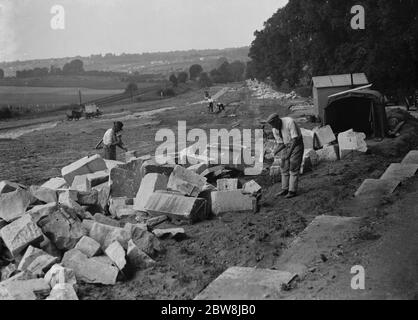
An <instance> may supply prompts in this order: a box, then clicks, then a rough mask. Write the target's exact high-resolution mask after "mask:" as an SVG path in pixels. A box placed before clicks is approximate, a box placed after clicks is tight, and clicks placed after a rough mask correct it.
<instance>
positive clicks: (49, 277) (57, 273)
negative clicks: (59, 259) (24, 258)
mask: <svg viewBox="0 0 418 320" xmlns="http://www.w3.org/2000/svg"><path fill="white" fill-rule="evenodd" d="M44 280H45V281H46V282H47V283H48V284H49V285H50V286H51V288H53V287H55V285H57V284H63V283H67V284H70V285H72V286H76V285H77V279H76V277H75V273H74V271H73V270H72V269H68V268H64V267H63V266H61V265H59V264H54V265H53V266H52V267H51V269H49V271H48V272H47V273H46V274H45V276H44Z"/></svg>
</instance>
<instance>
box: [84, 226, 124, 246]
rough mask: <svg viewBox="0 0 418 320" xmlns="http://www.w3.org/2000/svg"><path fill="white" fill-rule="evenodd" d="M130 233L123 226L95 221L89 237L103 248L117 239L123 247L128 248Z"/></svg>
mask: <svg viewBox="0 0 418 320" xmlns="http://www.w3.org/2000/svg"><path fill="white" fill-rule="evenodd" d="M131 236H132V235H131V233H130V232H129V231H128V230H126V229H123V228H117V227H112V226H108V225H104V224H101V223H97V222H95V223H94V224H93V226H92V227H91V230H90V233H89V237H90V238H92V239H94V240H96V241H97V242H98V243H100V246H101V248H102V249H103V250H105V249H106V248H107V247H108V246H109V245H110V244H112V243H113V242H115V241H119V243H120V244H121V245H122V247H123V248H125V249H126V248H128V241H129V240H130V239H131Z"/></svg>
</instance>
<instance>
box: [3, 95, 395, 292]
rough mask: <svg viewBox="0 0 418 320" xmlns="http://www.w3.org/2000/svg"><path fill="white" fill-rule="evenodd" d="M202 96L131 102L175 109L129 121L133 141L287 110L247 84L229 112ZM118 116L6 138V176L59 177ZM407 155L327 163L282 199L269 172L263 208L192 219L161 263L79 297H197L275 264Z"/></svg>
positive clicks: (146, 148) (147, 147)
mask: <svg viewBox="0 0 418 320" xmlns="http://www.w3.org/2000/svg"><path fill="white" fill-rule="evenodd" d="M218 89H219V88H218ZM214 90H216V89H214ZM202 95H203V92H198V93H196V92H194V93H188V94H186V95H183V96H181V97H179V98H175V99H171V100H165V101H163V102H153V103H144V104H137V105H134V106H131V107H129V108H126V107H125V111H126V110H128V111H129V112H139V111H142V110H149V109H152V108H156V107H158V108H162V107H175V109H173V110H167V111H164V112H163V113H161V114H158V115H155V116H153V117H150V118H149V117H147V118H138V119H134V120H127V121H125V132H124V140H125V141H126V142H127V145H128V147H129V148H130V149H135V150H143V152H144V154H147V153H152V152H153V151H154V149H155V147H156V143H155V141H154V137H155V132H156V131H157V130H158V129H159V128H163V127H165V128H167V127H168V128H173V129H174V128H176V126H177V121H178V120H186V121H187V125H188V127H189V128H190V127H198V128H202V129H209V128H223V127H224V128H227V129H231V128H232V125H233V124H236V123H237V122H240V128H254V126H256V121H255V120H256V119H261V118H265V117H266V116H268V114H270V113H271V112H272V111H275V112H277V111H279V112H280V113H281V114H286V113H287V108H285V107H284V106H279V105H277V104H276V105H273V104H271V105H270V106H265V107H263V106H261V105H260V102H259V103H258V106H256V105H254V101H250V99H249V98H248V94H247V93H246V91H245V90H242V91H238V92H236V93H233V94H232V96H230V97H225V99H231V101H232V100H234V99H241V100H242V101H244V103H243V104H242V105H240V106H234V107H229V108H227V114H226V116H225V115H208V114H206V106H205V105H192V106H187V105H186V103H188V102H190V103H192V102H197V101H200V100H201V97H202ZM261 103H262V102H261ZM234 115H235V116H234ZM112 121H114V118H113V117H109V119H108V120H104V119H99V120H89V121H87V120H82V121H79V122H62V123H60V124H58V126H57V127H55V128H52V129H47V130H44V131H37V132H32V133H31V134H28V135H24V136H21V137H20V138H18V139H17V140H0V154H1V158H0V178H1V179H0V180H5V179H9V180H12V181H16V182H20V183H24V184H27V185H31V184H40V183H42V182H44V181H45V180H47V179H48V178H51V177H55V176H58V175H60V168H61V167H63V166H65V165H67V164H69V163H71V162H73V161H75V160H77V159H79V158H81V157H83V156H86V155H88V154H93V153H95V151H94V150H93V147H94V146H95V145H96V143H97V141H98V140H100V138H101V136H102V134H103V133H104V131H105V130H106V129H107V128H108V127H109V126H110V125H111V123H112ZM401 156H402V155H400V154H396V155H394V156H392V157H387V156H379V155H363V156H358V157H355V158H353V159H350V160H345V161H339V162H336V163H323V164H321V165H320V166H319V167H318V168H317V169H316V170H315V171H314V172H312V173H309V174H307V175H305V176H304V177H303V178H302V181H301V195H300V197H298V198H296V199H294V200H283V199H276V198H275V197H274V195H275V194H276V193H277V192H278V191H279V189H280V186H279V185H274V186H272V185H271V182H270V178H269V177H267V176H264V177H259V178H258V179H257V181H258V182H259V183H260V184H261V185H262V186H263V188H264V189H265V190H264V193H263V199H262V201H261V210H260V212H259V213H257V214H255V215H248V214H228V215H225V216H223V217H221V218H219V219H215V220H211V221H206V222H203V223H199V224H196V225H192V226H189V225H186V226H184V228H185V230H186V233H187V235H188V236H189V239H186V240H183V241H181V242H176V241H174V240H167V241H164V242H163V245H164V247H165V249H166V252H165V253H164V254H162V255H160V256H159V257H158V259H157V262H158V265H157V266H156V267H155V268H152V269H149V270H146V271H142V272H139V273H137V274H136V275H135V276H134V277H133V278H132V279H130V280H129V281H124V282H119V283H118V284H117V285H116V286H113V287H100V286H93V285H83V286H81V292H80V295H79V296H80V299H192V298H194V297H195V296H196V295H197V294H198V293H199V292H200V291H201V290H202V289H203V288H204V287H205V286H207V285H208V284H209V283H210V282H211V281H212V280H214V279H215V278H216V277H217V276H218V275H219V274H220V273H222V272H223V271H224V270H225V269H226V268H228V267H230V266H249V267H255V266H257V267H263V268H272V267H274V265H275V262H276V260H277V259H278V257H279V256H280V254H281V252H282V251H283V249H284V248H286V246H287V245H288V244H289V243H290V241H291V240H292V239H293V238H294V237H295V236H296V235H297V234H298V233H300V232H301V231H302V230H303V229H304V228H305V227H306V226H307V225H308V224H309V223H310V222H311V221H312V220H313V219H314V218H315V217H316V216H318V215H322V214H328V215H339V214H342V213H343V211H344V210H341V207H343V206H344V205H345V204H346V201H347V200H348V199H350V198H351V197H352V195H353V194H354V192H355V190H356V189H357V188H358V186H359V185H360V184H361V182H362V181H363V180H364V179H365V178H379V177H380V175H381V174H382V173H383V172H384V171H385V169H386V168H387V166H388V165H389V164H390V163H391V162H397V161H399V160H400V158H401Z"/></svg>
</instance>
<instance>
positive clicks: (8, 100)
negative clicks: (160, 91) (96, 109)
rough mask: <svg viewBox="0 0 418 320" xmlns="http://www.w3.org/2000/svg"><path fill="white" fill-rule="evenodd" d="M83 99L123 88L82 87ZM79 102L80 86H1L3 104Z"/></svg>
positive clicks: (0, 95) (92, 98) (52, 104)
mask: <svg viewBox="0 0 418 320" xmlns="http://www.w3.org/2000/svg"><path fill="white" fill-rule="evenodd" d="M80 91H81V95H82V100H83V101H87V100H94V99H98V98H102V97H106V96H110V95H114V94H119V93H123V90H121V89H111V90H103V89H100V90H99V89H88V88H80ZM78 102H79V96H78V88H69V87H62V88H53V87H11V86H8V87H6V86H0V103H1V104H2V105H7V104H11V105H17V106H36V105H42V106H43V105H49V106H54V105H65V104H73V103H78Z"/></svg>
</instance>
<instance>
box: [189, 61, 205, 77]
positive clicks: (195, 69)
mask: <svg viewBox="0 0 418 320" xmlns="http://www.w3.org/2000/svg"><path fill="white" fill-rule="evenodd" d="M202 72H203V68H202V66H201V65H200V64H194V65H192V66H191V67H190V69H189V73H190V80H196V78H198V77H199V76H200V74H201V73H202Z"/></svg>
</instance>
